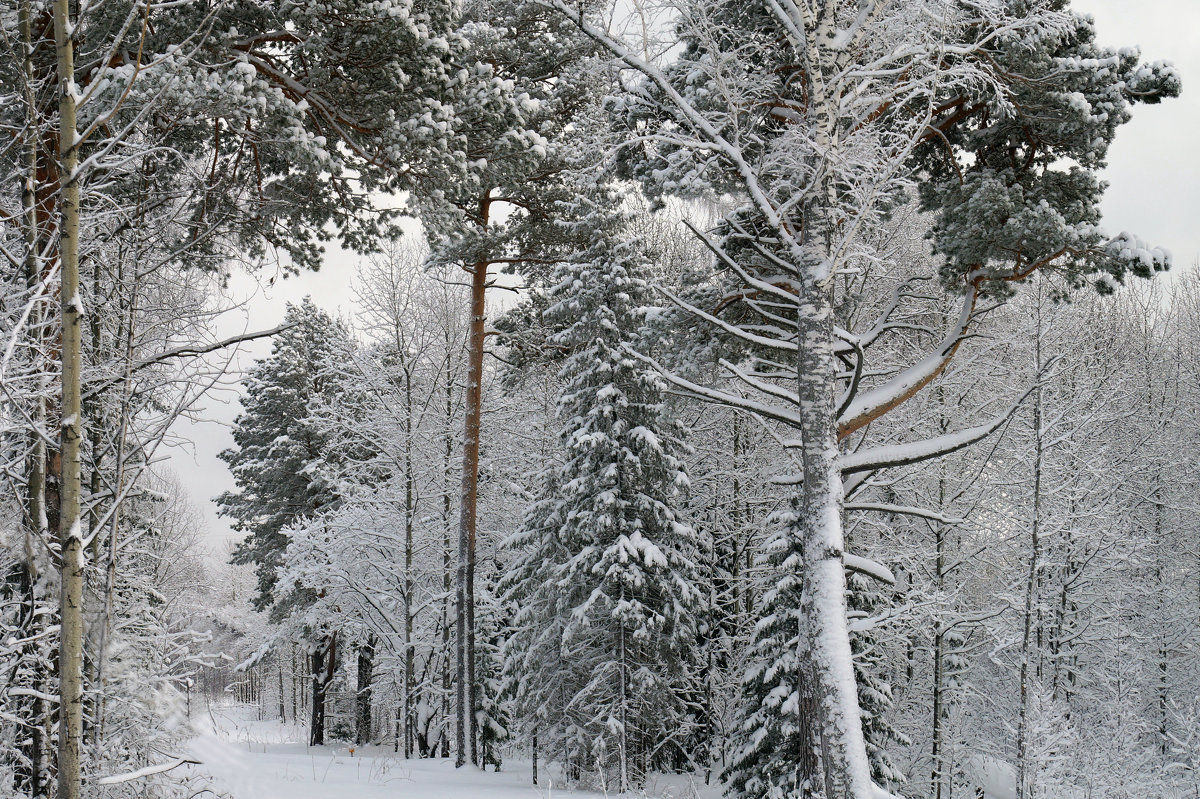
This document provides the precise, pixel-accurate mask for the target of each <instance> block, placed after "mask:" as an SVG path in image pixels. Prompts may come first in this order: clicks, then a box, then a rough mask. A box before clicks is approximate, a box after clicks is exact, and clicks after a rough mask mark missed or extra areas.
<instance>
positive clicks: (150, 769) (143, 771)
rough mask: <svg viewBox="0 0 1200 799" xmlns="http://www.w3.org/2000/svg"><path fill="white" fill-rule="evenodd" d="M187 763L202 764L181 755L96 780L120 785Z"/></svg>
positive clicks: (99, 783)
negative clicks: (168, 760)
mask: <svg viewBox="0 0 1200 799" xmlns="http://www.w3.org/2000/svg"><path fill="white" fill-rule="evenodd" d="M185 765H189V766H198V765H200V761H199V760H192V759H190V758H186V757H179V758H176V759H174V760H172V761H171V762H169V763H159V764H157V765H154V766H146V767H145V768H140V769H138V770H137V771H130V772H127V773H125V774H114V775H112V776H111V777H101V778H100V779H98V780H96V784H97V785H119V784H120V783H122V782H133V781H134V780H140V779H144V778H145V777H152V776H154V775H155V774H162V773H163V772H164V771H170V770H171V769H175V768H179V767H180V766H185Z"/></svg>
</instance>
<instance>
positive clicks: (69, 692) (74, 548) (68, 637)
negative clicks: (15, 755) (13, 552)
mask: <svg viewBox="0 0 1200 799" xmlns="http://www.w3.org/2000/svg"><path fill="white" fill-rule="evenodd" d="M52 16H53V21H54V46H55V51H56V55H57V59H56V60H57V73H58V74H57V79H58V90H59V93H60V96H59V102H58V151H59V152H58V155H59V162H60V164H61V167H60V174H61V186H62V188H61V199H60V202H59V219H60V222H59V245H58V249H59V259H60V267H61V270H62V285H61V288H60V290H59V291H60V299H61V302H62V407H61V415H62V425H61V426H62V456H61V463H62V477H61V482H60V488H59V537H60V545H61V555H60V557H61V569H62V591H61V596H60V601H59V611H60V614H61V625H62V630H61V633H60V638H59V655H58V658H59V664H58V668H59V703H60V704H59V732H58V799H79V797H80V794H81V793H82V779H83V777H82V773H81V770H80V748H81V744H82V737H83V565H84V551H83V528H82V524H81V519H80V489H81V486H80V443H81V440H82V436H83V425H82V419H81V406H80V382H79V381H80V367H81V361H82V331H81V329H80V326H81V322H82V308H81V307H80V300H79V176H78V175H77V174H76V170H77V168H78V165H79V143H78V141H77V131H76V125H75V102H76V101H75V53H74V47H73V44H72V41H71V35H72V28H71V20H70V2H69V0H55V2H54V6H53V9H52Z"/></svg>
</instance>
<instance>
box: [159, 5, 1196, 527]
mask: <svg viewBox="0 0 1200 799" xmlns="http://www.w3.org/2000/svg"><path fill="white" fill-rule="evenodd" d="M1073 7H1074V8H1075V9H1076V10H1078V11H1081V12H1084V13H1089V14H1092V15H1093V16H1094V17H1095V19H1096V29H1097V34H1098V37H1099V39H1100V42H1101V43H1102V44H1106V45H1114V46H1129V45H1138V46H1140V47H1141V48H1142V54H1143V57H1144V58H1146V59H1147V60H1160V59H1165V60H1168V61H1171V62H1173V63H1174V64H1175V65H1176V67H1178V68H1179V70H1180V72H1181V73H1182V75H1183V85H1184V93H1183V96H1182V97H1180V98H1178V99H1175V100H1169V101H1167V102H1165V103H1163V104H1161V105H1158V106H1138V107H1135V109H1134V117H1133V121H1131V122H1130V123H1129V124H1127V125H1125V126H1124V127H1122V128H1121V129H1120V130H1119V131H1118V133H1117V139H1116V142H1115V143H1114V144H1113V146H1112V148H1111V150H1110V151H1109V168H1108V169H1107V170H1106V173H1105V176H1106V178H1107V179H1108V181H1109V183H1110V187H1109V190H1108V193H1107V195H1106V198H1105V200H1104V203H1103V205H1102V209H1103V213H1104V222H1105V226H1106V228H1107V230H1108V232H1109V233H1112V234H1115V233H1118V232H1120V231H1124V230H1128V231H1131V232H1134V233H1136V234H1137V235H1139V236H1141V237H1142V238H1143V239H1146V240H1147V241H1149V242H1150V243H1151V244H1152V245H1158V246H1165V247H1166V248H1168V249H1169V250H1170V251H1171V252H1172V254H1173V255H1174V257H1175V268H1176V269H1183V268H1186V267H1188V266H1190V265H1191V264H1193V263H1195V262H1196V261H1197V259H1200V227H1198V225H1197V221H1198V220H1197V217H1198V215H1200V157H1197V148H1198V146H1200V145H1197V134H1196V131H1198V130H1200V0H1137V1H1136V2H1135V0H1075V2H1074V3H1073ZM1193 81H1195V82H1193ZM354 263H355V257H354V256H353V255H350V254H348V253H344V252H334V253H331V254H330V256H329V257H328V259H327V261H326V264H325V266H324V267H323V268H322V269H321V271H320V272H317V273H309V274H304V275H301V276H298V277H295V278H288V279H286V280H277V281H276V282H275V285H274V286H273V287H271V288H265V287H263V288H261V289H259V290H258V293H257V294H255V291H256V282H257V281H256V280H255V279H254V278H251V277H249V276H246V275H238V276H236V277H235V279H234V280H233V281H232V286H231V288H232V291H233V293H234V296H239V297H246V296H250V295H255V296H253V298H252V299H251V300H250V301H249V302H248V303H247V305H246V306H245V308H244V310H243V311H240V312H238V313H237V314H235V315H231V318H229V319H227V320H225V323H224V324H223V327H224V328H225V331H223V332H227V333H228V334H233V333H237V332H240V331H242V330H243V329H251V330H258V329H265V328H270V327H273V326H274V325H277V324H279V322H280V321H281V320H282V319H283V314H284V306H285V304H286V303H287V302H297V301H299V300H300V299H301V298H302V297H304V296H305V295H311V296H312V298H313V301H314V302H315V303H316V304H317V305H319V306H321V307H322V308H325V309H326V310H328V311H330V312H331V313H334V314H337V315H340V316H349V315H350V313H351V311H352V308H353V297H352V291H351V286H350V284H351V277H352V274H353V267H354ZM269 276H270V275H266V276H260V279H262V280H265V279H266V278H267V277H269ZM269 351H270V344H269V342H254V343H252V344H249V345H245V346H243V348H242V350H241V352H240V353H239V356H238V357H239V362H240V363H242V364H249V363H250V362H251V361H252V360H253V359H254V358H256V357H262V356H263V355H266V354H267V353H268V352H269ZM237 412H238V406H237V404H236V402H235V401H234V397H233V392H231V391H225V392H222V393H220V394H217V395H214V396H212V397H210V398H209V399H207V400H206V402H205V403H204V409H203V413H202V414H200V415H201V416H203V417H204V418H206V419H207V421H203V422H186V421H181V422H179V423H178V425H177V429H176V430H175V431H174V432H175V435H176V436H177V437H178V438H179V439H181V440H182V441H184V442H187V443H186V444H185V445H183V446H177V447H175V448H173V449H172V454H171V458H170V462H169V463H168V464H167V465H168V466H169V468H171V469H172V470H174V471H175V472H176V473H177V474H178V475H179V476H180V478H181V481H182V482H183V484H184V485H185V486H186V487H187V489H188V491H189V493H190V494H191V497H192V500H193V501H194V502H195V503H196V504H197V505H198V506H199V507H200V509H201V511H202V513H203V516H204V518H205V519H206V521H207V523H208V525H209V530H208V536H209V541H210V545H211V547H212V548H213V549H214V550H223V548H224V546H225V542H226V541H228V540H230V539H233V538H234V537H235V534H234V533H233V532H232V530H230V528H229V525H228V523H227V522H226V521H225V520H224V519H222V518H220V517H218V516H217V514H216V505H215V504H214V503H213V502H212V501H211V500H212V498H213V497H215V496H216V495H217V494H219V493H220V492H222V491H225V490H227V489H230V488H232V487H233V481H232V479H231V477H230V475H229V472H228V471H227V470H226V468H225V464H224V463H223V462H222V461H220V460H219V459H218V458H217V453H218V452H220V451H221V450H222V449H224V448H226V447H228V446H230V445H231V444H232V438H231V436H230V434H229V425H230V423H231V422H232V420H233V418H234V416H235V415H236V414H237Z"/></svg>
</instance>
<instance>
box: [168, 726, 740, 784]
mask: <svg viewBox="0 0 1200 799" xmlns="http://www.w3.org/2000/svg"><path fill="white" fill-rule="evenodd" d="M202 713H203V715H202V716H201V717H200V718H197V719H196V720H195V724H194V726H195V727H196V728H198V730H200V733H199V734H198V736H197V737H196V739H194V740H193V742H192V744H191V748H190V757H192V758H194V759H196V760H199V761H200V762H201V764H200V765H190V764H189V766H187V767H185V768H191V769H194V770H196V771H197V772H201V773H203V774H205V775H206V776H207V777H208V778H209V779H211V783H210V785H211V786H212V789H213V790H215V791H217V792H218V793H221V792H224V793H226V794H227V795H229V796H232V797H234V799H242V798H243V797H252V798H253V799H341V798H342V797H347V796H353V797H355V798H356V799H385V798H387V797H395V796H403V797H405V799H447V797H458V796H462V797H478V799H551V797H554V796H559V797H565V798H566V799H600V797H602V796H604V794H601V793H594V792H589V791H579V790H572V789H570V788H564V787H561V786H558V785H555V782H554V779H553V778H552V777H551V776H549V775H543V776H542V778H541V783H542V784H541V785H540V786H535V785H532V784H531V782H530V778H531V774H530V765H529V761H527V760H526V761H517V762H516V763H515V764H506V766H505V768H504V770H503V771H501V772H494V771H488V772H480V771H477V770H475V769H456V768H455V767H454V762H453V760H450V759H447V758H430V759H420V760H411V759H410V760H406V759H403V758H402V757H400V756H399V755H397V754H396V753H395V752H393V751H392V748H391V747H390V746H383V745H366V746H354V745H349V746H330V747H324V746H321V747H312V746H309V745H308V743H307V735H308V731H307V729H306V728H305V726H304V725H302V724H300V725H294V724H293V725H284V724H281V723H280V722H279V721H278V720H277V719H276V720H272V721H259V720H257V718H256V717H257V709H256V708H254V707H250V706H244V705H232V706H229V705H226V706H214V707H212V708H211V709H209V710H207V711H202ZM352 750H353V751H352ZM719 793H720V792H719V790H713V789H711V788H710V789H706V788H704V786H703V785H694V784H693V783H692V782H690V781H689V779H688V778H686V777H681V776H676V777H675V778H674V779H673V780H662V779H657V780H654V781H653V783H652V784H651V785H648V786H647V788H646V792H645V794H644V795H645V796H647V797H650V799H710V798H711V799H715V797H717V796H718V795H719Z"/></svg>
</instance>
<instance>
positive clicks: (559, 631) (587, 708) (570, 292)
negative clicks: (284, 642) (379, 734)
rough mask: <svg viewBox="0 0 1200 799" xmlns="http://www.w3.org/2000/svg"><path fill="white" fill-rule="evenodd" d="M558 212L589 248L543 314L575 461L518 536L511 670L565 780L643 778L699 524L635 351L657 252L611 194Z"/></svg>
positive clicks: (661, 727) (674, 661)
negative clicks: (560, 354)
mask: <svg viewBox="0 0 1200 799" xmlns="http://www.w3.org/2000/svg"><path fill="white" fill-rule="evenodd" d="M583 194H584V193H581V196H580V198H579V199H577V200H576V201H575V202H574V203H573V206H574V207H567V208H565V209H564V210H565V211H566V214H565V215H566V216H568V218H574V220H576V221H572V222H565V223H562V224H563V226H564V227H565V228H567V232H568V233H569V234H571V235H574V236H580V237H581V238H582V239H583V240H584V241H585V242H586V245H585V246H584V247H583V248H582V249H581V251H580V252H579V253H578V254H577V255H575V256H573V257H572V258H571V259H569V260H568V261H567V262H565V263H564V264H563V265H562V267H561V268H560V270H559V271H558V274H557V277H558V284H557V287H556V288H555V289H554V292H553V299H554V300H555V303H554V304H553V305H552V306H551V307H550V309H549V310H548V311H547V317H548V318H550V319H551V320H552V321H555V322H557V323H559V324H561V325H563V326H564V329H563V330H562V332H560V333H559V334H557V335H556V336H555V337H554V342H555V343H556V344H557V345H559V346H561V347H563V348H564V349H565V350H566V351H567V352H569V353H570V354H569V355H568V357H567V359H566V362H565V364H564V365H563V367H562V370H561V377H562V378H563V380H564V383H565V385H564V388H563V391H562V394H561V396H560V399H559V404H558V410H557V413H558V416H559V418H560V420H561V421H562V425H563V427H562V432H561V434H560V440H561V442H562V446H563V449H564V455H565V457H564V459H563V462H562V463H561V464H560V465H556V466H553V467H551V468H550V469H548V470H547V471H546V473H545V474H544V475H543V480H542V483H543V488H542V495H541V497H540V498H539V499H538V500H537V501H536V502H535V503H534V504H533V505H532V506H531V508H530V510H529V512H528V514H527V517H526V521H525V524H524V527H523V529H522V531H521V532H520V533H518V534H517V535H516V536H514V537H513V538H512V539H511V541H510V546H512V547H513V548H514V549H516V550H517V551H518V558H517V561H516V563H515V564H514V568H513V569H512V571H511V573H510V575H511V576H510V577H509V578H508V579H507V580H506V582H505V585H504V587H505V588H506V599H508V600H509V601H510V602H513V603H515V604H516V606H517V607H518V608H519V610H518V611H517V617H516V619H515V620H514V626H515V628H516V632H515V634H514V637H513V638H512V639H511V640H510V642H509V645H508V648H507V651H506V654H507V658H506V660H507V668H508V672H509V674H510V676H511V678H512V679H513V680H514V683H515V694H516V707H517V713H518V715H519V716H520V718H521V720H522V723H523V724H524V726H525V727H526V729H528V730H529V731H530V732H535V733H536V734H538V736H539V741H541V742H543V746H544V751H546V754H547V756H548V757H549V758H550V759H553V760H557V761H559V762H560V763H562V764H564V766H565V767H566V769H567V774H568V777H578V776H581V775H582V773H583V772H584V771H588V772H591V773H592V774H593V775H594V777H595V778H596V779H597V781H598V782H599V783H600V784H601V785H602V786H605V787H612V788H615V789H617V790H621V791H625V790H629V789H630V788H631V787H633V786H635V785H639V784H641V783H642V781H643V780H644V778H645V776H646V772H647V770H648V768H649V767H650V766H651V764H652V760H653V758H654V756H655V755H654V753H655V751H656V750H661V749H662V748H669V747H664V746H663V744H664V743H669V739H670V738H672V736H675V735H678V734H680V733H681V732H682V731H681V730H680V729H679V727H680V725H681V722H682V719H683V718H684V716H685V708H684V707H683V706H682V705H683V700H682V691H683V689H684V687H685V686H686V684H687V677H688V672H689V669H690V667H691V664H690V662H689V650H690V649H691V648H692V646H693V644H694V641H695V636H696V619H697V616H698V614H699V611H700V608H701V606H702V595H701V592H700V590H699V589H698V587H697V577H698V575H697V567H696V562H695V560H696V540H695V539H696V536H695V532H694V531H693V530H692V528H691V527H690V526H688V525H687V524H686V523H685V522H684V521H683V520H682V519H681V518H680V517H679V516H678V514H677V512H676V510H675V509H676V507H677V505H678V503H679V500H680V497H681V494H682V493H683V492H684V491H685V490H686V489H687V486H688V479H687V476H686V473H685V471H684V467H683V463H682V461H681V455H682V453H683V451H684V444H683V443H682V441H681V439H680V436H679V433H678V430H677V427H676V425H675V424H674V423H673V422H672V421H671V419H670V417H669V415H668V413H667V409H666V407H665V405H664V385H663V383H662V382H661V380H660V378H659V377H657V376H656V375H655V374H653V373H652V372H650V371H648V370H647V368H646V367H644V366H643V365H642V364H641V363H640V362H639V361H637V360H636V359H635V358H633V357H631V356H630V354H629V352H628V349H627V348H628V347H629V345H630V344H631V343H632V342H633V341H634V339H635V336H636V334H637V331H638V326H639V315H640V313H641V306H642V305H643V303H645V301H646V296H647V288H646V284H645V282H644V281H643V280H642V279H641V278H639V277H638V276H637V275H638V274H640V273H643V272H644V271H645V270H646V268H647V265H646V264H645V263H644V261H643V259H642V258H641V257H639V255H638V252H637V250H636V248H635V246H634V245H633V244H632V243H630V242H623V241H619V240H618V239H617V236H619V234H620V226H621V219H620V215H619V214H618V213H617V212H615V211H613V210H612V209H611V206H610V205H609V203H611V199H610V198H609V197H606V196H605V192H604V191H603V190H602V189H600V190H594V191H593V192H592V194H593V196H597V199H588V198H586V197H585V196H583Z"/></svg>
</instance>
